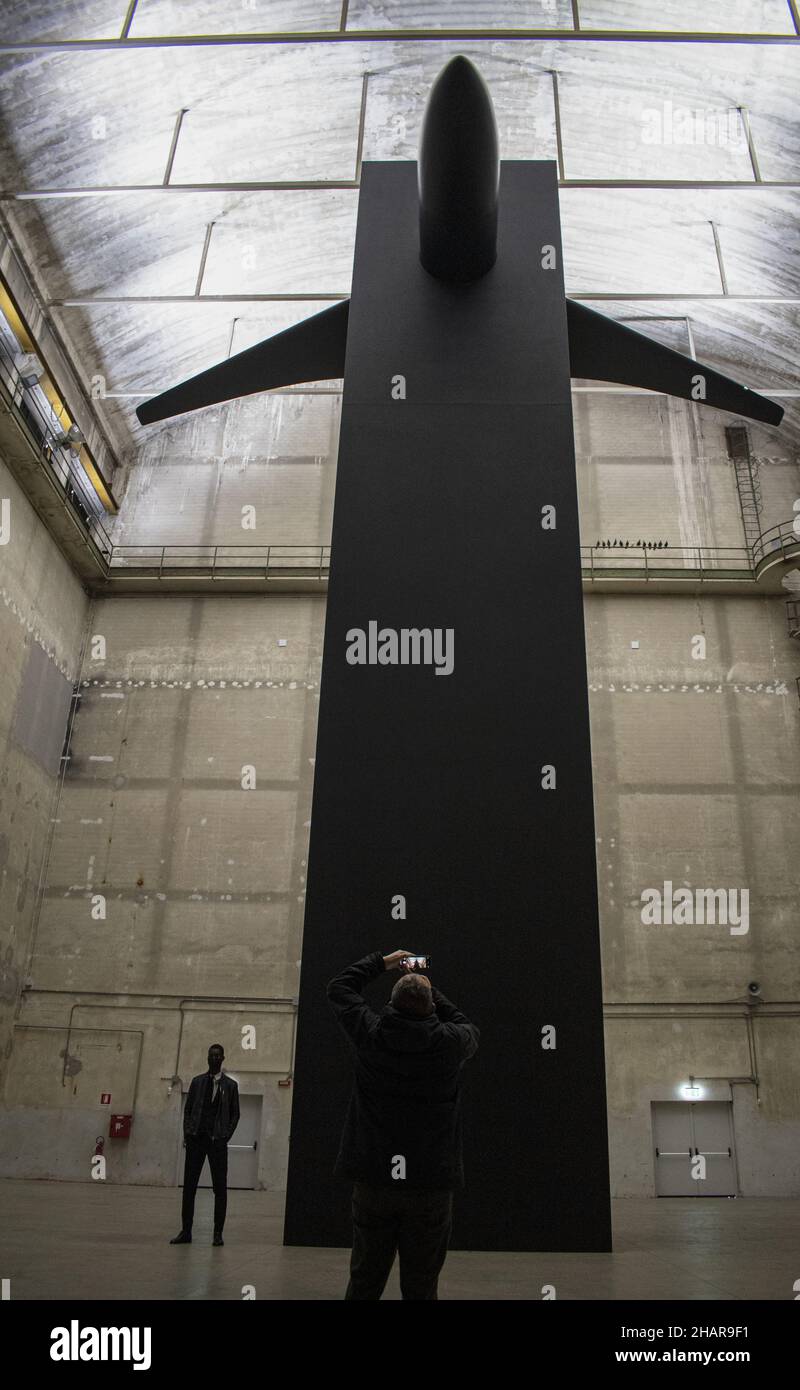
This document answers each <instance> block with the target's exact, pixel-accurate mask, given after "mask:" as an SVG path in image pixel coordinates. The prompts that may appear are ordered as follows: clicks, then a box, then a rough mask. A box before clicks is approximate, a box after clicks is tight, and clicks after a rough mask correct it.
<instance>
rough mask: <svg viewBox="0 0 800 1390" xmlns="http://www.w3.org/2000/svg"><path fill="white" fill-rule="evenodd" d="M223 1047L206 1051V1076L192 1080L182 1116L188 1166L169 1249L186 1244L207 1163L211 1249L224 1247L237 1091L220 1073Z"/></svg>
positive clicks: (236, 1119)
mask: <svg viewBox="0 0 800 1390" xmlns="http://www.w3.org/2000/svg"><path fill="white" fill-rule="evenodd" d="M224 1058H225V1053H224V1051H223V1049H222V1044H221V1043H212V1044H211V1046H210V1048H209V1049H208V1071H207V1072H201V1073H200V1075H199V1076H195V1077H193V1078H192V1083H191V1085H190V1087H189V1094H188V1095H187V1097H186V1106H185V1108H184V1111H183V1138H184V1143H185V1145H186V1165H185V1167H184V1170H183V1208H182V1211H181V1229H180V1232H179V1234H178V1235H176V1236H175V1237H174V1238H173V1239H172V1240H171V1241H170V1245H190V1244H191V1240H192V1222H193V1220H194V1199H195V1193H196V1192H197V1184H198V1182H199V1181H200V1174H201V1172H202V1171H203V1164H204V1162H205V1160H206V1158H207V1159H208V1166H209V1168H210V1169H211V1182H212V1184H213V1186H214V1240H213V1242H212V1243H213V1244H214V1245H223V1244H224V1241H223V1239H222V1228H223V1226H224V1225H225V1212H226V1210H227V1206H228V1144H229V1142H230V1140H231V1137H232V1135H233V1132H234V1130H235V1129H236V1126H237V1125H238V1123H239V1087H238V1085H237V1084H236V1082H235V1081H234V1080H233V1077H231V1076H226V1075H225V1073H224V1072H223V1070H222V1063H223V1061H224Z"/></svg>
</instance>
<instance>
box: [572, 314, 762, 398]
mask: <svg viewBox="0 0 800 1390" xmlns="http://www.w3.org/2000/svg"><path fill="white" fill-rule="evenodd" d="M567 326H568V329H569V367H570V376H573V377H586V378H587V379H589V380H591V381H615V382H619V383H620V384H621V385H624V386H638V387H642V388H643V389H645V390H648V391H661V392H663V393H664V394H665V395H667V396H680V397H681V398H682V399H683V400H687V401H697V402H698V403H701V404H703V405H711V406H714V407H715V408H716V409H717V410H729V411H732V412H733V413H734V414H736V415H744V416H746V417H747V419H748V420H760V421H762V422H763V423H764V424H765V425H779V424H780V422H781V420H782V419H783V409H782V408H781V406H779V405H776V404H775V402H774V401H770V400H767V398H766V396H760V395H759V394H758V392H757V391H751V390H750V389H749V388H748V387H747V386H740V385H739V383H738V382H736V381H732V380H731V379H730V377H727V376H723V375H722V373H721V372H715V371H714V369H713V368H712V367H706V366H704V365H703V364H702V363H701V362H695V361H694V359H693V358H691V357H686V356H685V355H684V354H683V353H682V352H675V351H674V350H673V349H672V348H668V347H663V346H662V344H661V343H657V342H655V341H654V340H653V339H652V338H648V337H646V336H645V335H644V334H643V333H637V332H635V331H634V329H632V328H626V327H625V325H624V324H621V323H616V322H615V321H614V320H613V319H608V318H606V317H605V315H604V314H597V313H595V311H594V310H593V309H587V308H586V307H585V305H583V304H579V303H577V302H576V301H575V300H574V299H568V300H567Z"/></svg>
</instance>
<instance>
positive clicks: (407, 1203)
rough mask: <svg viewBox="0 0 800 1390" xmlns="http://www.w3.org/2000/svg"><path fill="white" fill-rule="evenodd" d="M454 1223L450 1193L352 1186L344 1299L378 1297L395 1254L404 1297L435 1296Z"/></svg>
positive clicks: (364, 1184) (424, 1297) (425, 1297)
mask: <svg viewBox="0 0 800 1390" xmlns="http://www.w3.org/2000/svg"><path fill="white" fill-rule="evenodd" d="M452 1224H453V1194H452V1192H449V1191H436V1192H419V1191H412V1190H409V1189H406V1190H405V1191H404V1190H402V1188H401V1187H400V1184H399V1183H398V1186H397V1187H369V1186H368V1185H367V1184H366V1183H361V1182H357V1183H354V1185H353V1253H352V1256H351V1259H350V1282H349V1284H348V1285H347V1292H346V1294H345V1298H346V1299H348V1298H349V1299H370V1300H373V1301H374V1300H376V1299H379V1298H380V1296H381V1294H382V1293H383V1290H384V1289H385V1287H386V1280H387V1279H388V1278H389V1272H390V1270H391V1268H392V1265H393V1264H394V1259H395V1255H398V1254H399V1256H400V1291H401V1293H402V1295H403V1298H404V1299H435V1298H438V1296H439V1295H438V1292H437V1289H438V1284H439V1275H440V1273H441V1270H442V1265H443V1264H444V1262H445V1258H446V1256H447V1244H448V1241H449V1239H450V1230H451V1228H452Z"/></svg>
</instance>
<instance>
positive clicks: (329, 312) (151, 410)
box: [136, 299, 350, 425]
mask: <svg viewBox="0 0 800 1390" xmlns="http://www.w3.org/2000/svg"><path fill="white" fill-rule="evenodd" d="M349 306H350V301H349V300H348V299H343V300H340V301H339V303H337V304H333V305H331V307H330V308H329V309H323V310H322V312H321V313H320V314H314V315H313V316H312V317H311V318H310V319H303V320H302V322H301V323H296V324H294V325H293V326H292V327H291V328H286V329H284V331H283V332H282V333H276V334H275V335H274V336H273V337H272V338H266V339H265V340H264V342H263V343H257V344H256V346H255V347H251V348H246V349H245V351H244V352H239V353H237V354H236V356H235V357H229V358H228V360H227V362H219V363H218V364H217V366H216V367H209V369H208V371H205V372H200V373H198V375H197V376H193V377H190V378H189V380H188V381H184V382H182V383H181V385H180V386H173V387H172V388H171V390H169V391H164V392H162V394H161V395H160V396H153V397H152V399H151V400H149V401H145V402H144V404H143V405H140V406H139V408H138V410H137V411H136V414H137V417H138V419H139V423H140V424H141V425H153V424H155V423H156V422H157V421H159V420H167V419H169V418H170V417H171V416H173V415H182V414H184V412H185V411H187V410H201V409H202V408H203V407H204V406H208V405H219V404H220V403H221V402H222V401H231V400H234V399H235V398H236V397H238V396H251V395H253V394H254V392H256V391H271V390H274V389H275V388H276V387H278V386H294V385H296V384H297V383H299V382H303V381H329V380H331V379H336V378H338V377H343V376H344V359H345V351H346V348H347V318H348V310H349Z"/></svg>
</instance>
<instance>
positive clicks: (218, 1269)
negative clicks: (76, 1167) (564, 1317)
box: [0, 1180, 800, 1301]
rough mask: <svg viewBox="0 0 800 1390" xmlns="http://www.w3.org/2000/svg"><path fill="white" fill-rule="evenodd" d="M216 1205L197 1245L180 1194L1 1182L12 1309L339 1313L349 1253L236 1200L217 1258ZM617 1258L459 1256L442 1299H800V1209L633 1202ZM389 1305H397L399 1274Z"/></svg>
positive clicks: (278, 1200) (199, 1226) (620, 1229)
mask: <svg viewBox="0 0 800 1390" xmlns="http://www.w3.org/2000/svg"><path fill="white" fill-rule="evenodd" d="M211 1201H212V1196H211V1192H210V1191H205V1190H203V1191H201V1192H199V1193H198V1198H197V1211H196V1217H195V1227H194V1241H193V1243H192V1245H191V1246H178V1247H176V1246H170V1245H169V1243H168V1242H169V1239H170V1237H171V1236H173V1235H175V1233H176V1232H177V1230H178V1226H179V1224H180V1223H179V1205H180V1199H179V1193H178V1192H177V1191H176V1190H175V1189H174V1188H155V1187H123V1186H119V1185H115V1186H113V1187H102V1186H100V1185H97V1186H94V1185H92V1184H89V1183H86V1184H84V1183H59V1182H20V1181H11V1180H6V1181H3V1182H0V1229H1V1230H2V1253H1V1254H0V1261H1V1264H2V1267H1V1268H0V1276H2V1277H3V1278H4V1279H6V1278H9V1279H10V1280H11V1285H10V1296H11V1299H12V1300H14V1299H17V1300H19V1299H63V1298H67V1299H100V1298H102V1299H126V1300H136V1299H201V1300H202V1299H241V1298H242V1297H243V1293H242V1290H243V1288H244V1287H245V1286H247V1285H253V1286H254V1288H255V1297H256V1298H259V1299H312V1300H326V1299H333V1300H338V1299H340V1298H341V1297H342V1295H343V1293H344V1288H345V1284H346V1278H347V1263H348V1252H347V1251H344V1250H330V1249H307V1248H304V1249H300V1248H292V1249H284V1248H283V1246H282V1245H281V1243H280V1241H281V1229H282V1205H283V1203H282V1197H281V1196H280V1194H276V1193H271V1192H232V1193H230V1194H229V1206H228V1221H227V1224H226V1228H225V1239H226V1244H225V1246H224V1247H223V1248H222V1249H214V1248H213V1247H212V1246H211ZM613 1219H614V1242H615V1250H614V1253H613V1254H611V1255H590V1254H587V1255H583V1254H570V1255H564V1254H531V1255H528V1254H483V1253H470V1252H465V1251H461V1252H458V1251H455V1252H453V1253H451V1254H450V1255H449V1257H448V1260H447V1264H446V1265H445V1269H444V1272H443V1275H442V1278H441V1280H440V1286H439V1292H440V1295H441V1297H442V1298H443V1299H480V1300H484V1299H488V1300H502V1299H538V1298H540V1297H541V1288H542V1286H543V1285H544V1284H554V1285H555V1287H556V1293H557V1297H558V1298H559V1299H677V1300H683V1299H691V1300H694V1299H697V1300H707V1299H731V1300H739V1299H741V1300H745V1301H749V1300H758V1299H792V1298H794V1296H795V1295H794V1292H793V1287H792V1286H793V1284H794V1281H795V1280H796V1279H797V1278H798V1277H799V1276H800V1267H799V1266H798V1251H800V1202H799V1201H794V1200H784V1201H780V1200H774V1199H767V1198H750V1199H738V1200H735V1201H728V1200H724V1199H719V1200H714V1199H703V1198H694V1199H692V1198H674V1199H666V1200H661V1201H657V1200H655V1199H652V1198H651V1199H646V1198H643V1199H639V1198H629V1199H626V1200H621V1201H616V1202H615V1203H614V1204H613ZM386 1297H388V1298H394V1299H397V1298H399V1297H400V1291H399V1285H398V1281H397V1273H396V1269H395V1271H393V1273H392V1276H391V1279H390V1282H389V1286H388V1288H387V1293H386Z"/></svg>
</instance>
